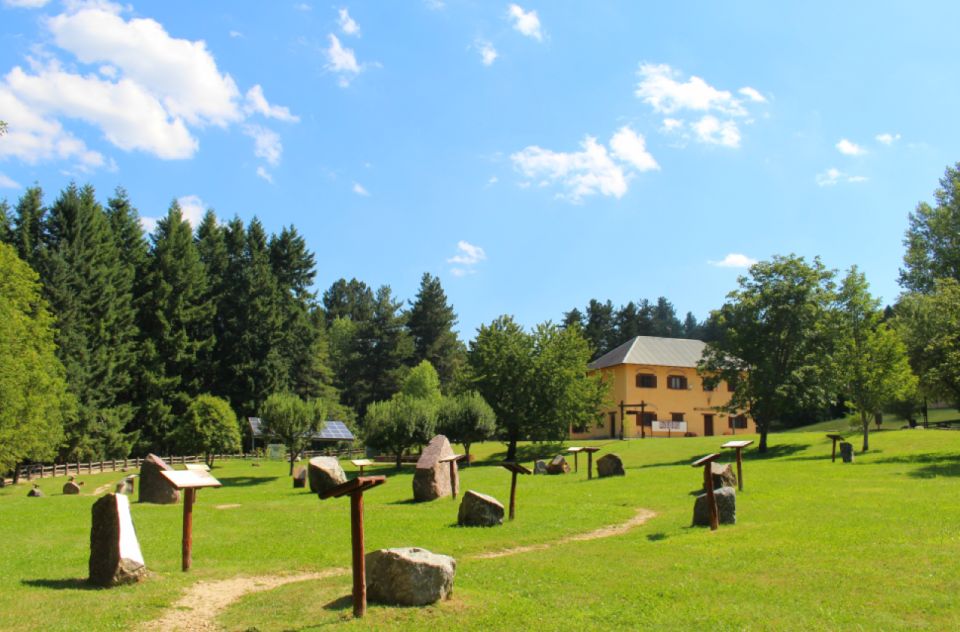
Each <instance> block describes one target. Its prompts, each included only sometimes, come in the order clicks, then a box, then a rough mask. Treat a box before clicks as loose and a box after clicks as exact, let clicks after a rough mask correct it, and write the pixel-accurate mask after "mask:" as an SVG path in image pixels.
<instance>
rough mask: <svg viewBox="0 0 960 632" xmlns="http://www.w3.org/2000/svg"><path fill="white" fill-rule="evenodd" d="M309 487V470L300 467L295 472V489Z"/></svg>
mask: <svg viewBox="0 0 960 632" xmlns="http://www.w3.org/2000/svg"><path fill="white" fill-rule="evenodd" d="M306 486H307V468H305V467H298V468H297V469H295V470H294V471H293V487H294V489H299V488H301V487H306Z"/></svg>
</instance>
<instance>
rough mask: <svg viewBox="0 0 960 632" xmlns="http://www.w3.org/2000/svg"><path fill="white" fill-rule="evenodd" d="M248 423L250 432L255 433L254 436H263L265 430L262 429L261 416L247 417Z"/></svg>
mask: <svg viewBox="0 0 960 632" xmlns="http://www.w3.org/2000/svg"><path fill="white" fill-rule="evenodd" d="M247 423H248V424H250V432H252V433H253V436H254V437H261V436H263V431H262V430H261V429H260V418H259V417H247Z"/></svg>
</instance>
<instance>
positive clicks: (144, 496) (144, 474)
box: [139, 454, 180, 505]
mask: <svg viewBox="0 0 960 632" xmlns="http://www.w3.org/2000/svg"><path fill="white" fill-rule="evenodd" d="M172 470H173V468H172V467H170V466H169V465H167V463H166V461H164V460H163V459H161V458H160V457H158V456H157V455H156V454H148V455H147V458H145V459H144V460H143V465H141V466H140V496H139V498H140V502H142V503H156V504H158V505H175V504H177V503H178V502H179V501H180V492H179V490H177V488H176V487H174V486H173V483H171V482H170V481H168V480H167V479H166V478H164V477H163V475H162V474H161V473H160V472H163V471H172Z"/></svg>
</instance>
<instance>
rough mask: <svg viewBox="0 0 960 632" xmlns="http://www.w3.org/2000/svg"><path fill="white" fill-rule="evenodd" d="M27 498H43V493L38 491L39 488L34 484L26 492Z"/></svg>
mask: <svg viewBox="0 0 960 632" xmlns="http://www.w3.org/2000/svg"><path fill="white" fill-rule="evenodd" d="M27 498H43V492H42V491H40V486H39V485H36V484H35V485H34V486H33V488H32V489H31V490H30V491H28V492H27Z"/></svg>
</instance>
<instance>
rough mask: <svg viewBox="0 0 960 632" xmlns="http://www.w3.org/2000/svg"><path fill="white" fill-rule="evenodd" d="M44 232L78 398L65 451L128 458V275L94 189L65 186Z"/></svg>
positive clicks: (131, 339)
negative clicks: (126, 397) (73, 421)
mask: <svg viewBox="0 0 960 632" xmlns="http://www.w3.org/2000/svg"><path fill="white" fill-rule="evenodd" d="M43 237H44V244H43V249H42V257H41V260H42V266H41V276H42V278H43V280H44V286H45V291H46V295H47V298H48V300H49V301H50V304H51V307H52V309H53V312H54V314H55V316H56V320H57V345H58V348H57V354H58V357H59V358H60V360H61V362H63V365H64V367H65V368H66V375H67V385H68V388H69V389H70V391H71V392H72V393H73V394H74V395H75V397H76V399H77V417H76V420H75V423H74V424H72V425H69V426H68V427H67V428H66V441H67V445H66V448H65V450H64V454H63V456H65V457H71V458H116V457H122V456H126V455H127V454H129V452H130V446H131V441H130V438H129V437H127V436H126V435H125V434H124V428H125V427H126V425H127V423H128V422H129V420H130V418H131V414H132V409H131V405H130V404H129V402H122V401H121V399H120V398H121V395H122V394H123V393H125V392H127V391H129V388H130V385H131V381H132V376H131V371H132V368H133V366H134V365H135V340H136V329H135V312H134V307H133V299H132V293H131V286H132V279H131V277H130V275H129V274H128V270H127V269H126V268H125V267H124V265H123V264H122V262H121V259H120V253H119V251H118V249H117V247H116V244H115V242H114V239H113V234H112V233H111V231H110V226H109V222H108V219H107V215H106V214H105V213H104V211H103V208H102V207H101V206H100V205H99V204H98V203H97V201H96V198H95V195H94V191H93V188H92V187H90V186H86V187H84V188H83V189H78V188H77V187H76V185H73V184H71V185H70V186H69V187H67V189H65V190H64V191H63V192H62V193H61V194H60V197H59V198H58V199H57V201H56V202H55V203H54V205H53V206H52V207H51V209H50V212H49V214H48V216H47V217H46V220H45V222H44V228H43Z"/></svg>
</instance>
